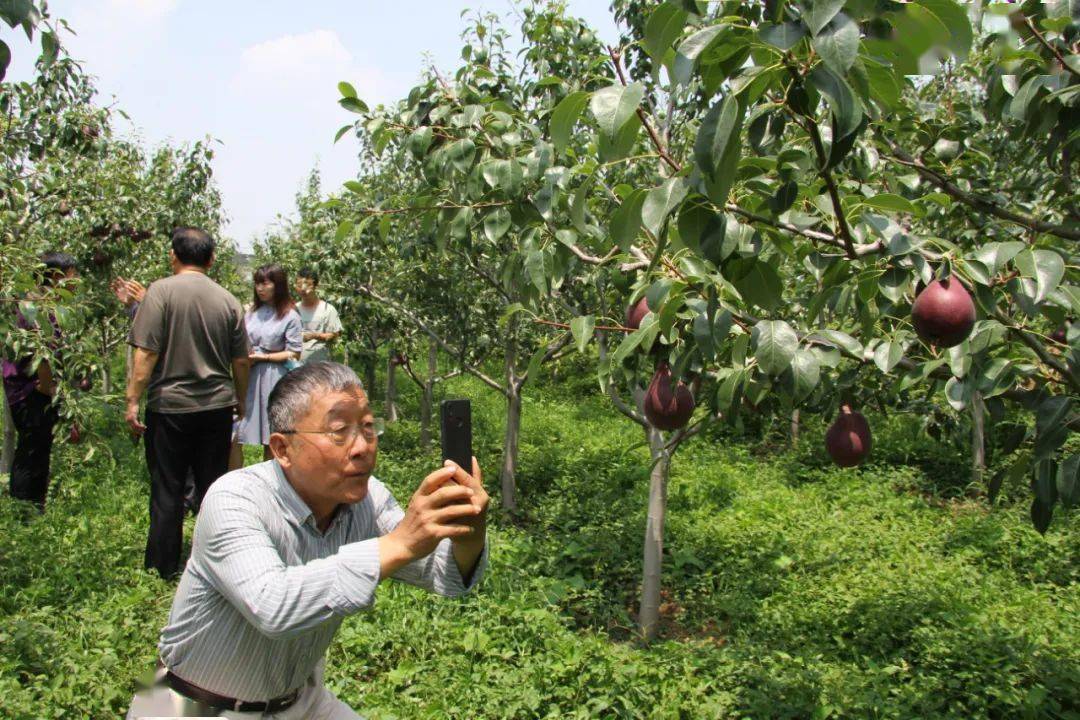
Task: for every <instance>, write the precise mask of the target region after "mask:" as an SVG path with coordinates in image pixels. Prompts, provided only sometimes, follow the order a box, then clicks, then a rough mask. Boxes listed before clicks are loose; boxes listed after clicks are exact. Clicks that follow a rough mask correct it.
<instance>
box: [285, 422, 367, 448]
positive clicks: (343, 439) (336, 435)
mask: <svg viewBox="0 0 1080 720" xmlns="http://www.w3.org/2000/svg"><path fill="white" fill-rule="evenodd" d="M385 430H386V423H385V422H383V419H382V418H375V419H374V420H372V421H371V422H368V423H363V424H356V423H353V424H352V425H346V426H344V427H340V428H334V429H333V430H281V431H279V432H281V434H282V435H325V436H327V437H328V438H330V442H332V443H334V444H335V445H342V446H344V445H351V444H352V443H353V442H355V441H356V436H357V435H363V436H364V440H367V441H368V442H374V441H375V439H376V438H377V437H379V436H380V435H382V434H383V432H384V431H385Z"/></svg>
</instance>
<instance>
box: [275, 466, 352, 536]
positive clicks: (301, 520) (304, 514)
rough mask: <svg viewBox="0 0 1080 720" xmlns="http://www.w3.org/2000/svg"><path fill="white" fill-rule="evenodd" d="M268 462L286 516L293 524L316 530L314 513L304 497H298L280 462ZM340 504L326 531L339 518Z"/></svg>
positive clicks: (331, 527) (332, 526)
mask: <svg viewBox="0 0 1080 720" xmlns="http://www.w3.org/2000/svg"><path fill="white" fill-rule="evenodd" d="M270 464H271V465H272V466H273V468H274V478H275V484H276V486H277V488H276V489H277V495H278V497H279V498H280V499H281V504H282V505H283V506H284V507H285V515H286V517H287V518H288V519H289V520H291V521H292V522H293V524H295V525H298V526H299V525H309V526H311V528H312V529H313V530H315V531H318V526H317V525H316V523H315V514H314V513H313V512H312V511H311V508H310V507H308V504H307V503H306V502H304V499H303V498H302V497H300V494H299V493H297V492H296V488H294V487H293V486H292V483H290V482H289V478H287V477H285V470H284V469H282V467H281V465H280V463H278V461H277V460H270ZM341 515H342V506H340V505H339V506H338V507H337V509H336V510H334V517H333V519H331V521H330V526H329V527H328V528H327V529H326V532H330V531H331V530H333V529H334V526H335V525H337V522H338V520H340V519H341Z"/></svg>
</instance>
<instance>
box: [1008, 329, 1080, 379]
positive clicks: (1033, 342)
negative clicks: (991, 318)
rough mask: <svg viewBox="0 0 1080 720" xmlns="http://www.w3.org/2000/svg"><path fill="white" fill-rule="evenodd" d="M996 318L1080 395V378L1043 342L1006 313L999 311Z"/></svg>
mask: <svg viewBox="0 0 1080 720" xmlns="http://www.w3.org/2000/svg"><path fill="white" fill-rule="evenodd" d="M995 316H996V317H997V319H998V322H1000V323H1001V324H1002V325H1004V326H1005V327H1006V328H1007V329H1008V330H1009V332H1010V333H1012V334H1013V335H1015V336H1016V337H1017V338H1018V339H1019V340H1020V342H1022V343H1024V345H1027V346H1028V348H1029V349H1030V350H1031V351H1032V352H1033V353H1035V355H1037V356H1038V358H1039V359H1040V360H1042V362H1043V364H1044V365H1047V366H1048V367H1051V368H1053V369H1054V371H1055V372H1057V374H1058V375H1060V376H1061V377H1063V378H1064V379H1065V380H1066V382H1068V384H1069V385H1070V386H1072V389H1073V391H1074V392H1077V393H1080V378H1078V377H1077V376H1076V374H1075V373H1073V372H1072V371H1071V370H1070V369H1069V368H1068V367H1067V366H1065V365H1063V364H1062V363H1061V361H1060V360H1059V359H1058V358H1056V357H1054V356H1053V355H1051V354H1050V353H1049V352H1048V351H1047V349H1046V346H1045V345H1044V344H1043V343H1042V342H1039V340H1038V339H1037V338H1036V337H1035V336H1034V335H1032V334H1031V333H1029V332H1027V331H1026V330H1024V329H1023V328H1021V327H1020V326H1018V325H1016V324H1014V323H1013V321H1012V319H1011V318H1010V317H1009V316H1008V315H1006V314H1005V313H1003V312H1001V311H998V312H996V313H995Z"/></svg>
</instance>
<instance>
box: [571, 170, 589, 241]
mask: <svg viewBox="0 0 1080 720" xmlns="http://www.w3.org/2000/svg"><path fill="white" fill-rule="evenodd" d="M590 180H591V178H587V179H586V180H585V182H583V183H581V185H580V186H578V189H577V190H575V191H574V196H573V198H572V199H571V201H570V222H571V224H573V226H574V228H575V229H576V230H577V231H578V232H579V233H581V234H582V235H585V234H586V233H588V232H589V228H588V227H586V225H585V205H586V200H587V199H588V193H589V181H590Z"/></svg>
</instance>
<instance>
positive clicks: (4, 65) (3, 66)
mask: <svg viewBox="0 0 1080 720" xmlns="http://www.w3.org/2000/svg"><path fill="white" fill-rule="evenodd" d="M10 64H11V48H9V47H8V46H7V43H6V42H4V41H3V40H0V80H3V79H4V77H5V76H6V75H7V69H8V65H10Z"/></svg>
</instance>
